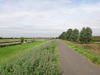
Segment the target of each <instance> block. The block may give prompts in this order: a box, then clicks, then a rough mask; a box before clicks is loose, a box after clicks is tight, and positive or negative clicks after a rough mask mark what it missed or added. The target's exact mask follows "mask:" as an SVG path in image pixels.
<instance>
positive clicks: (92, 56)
mask: <svg viewBox="0 0 100 75" xmlns="http://www.w3.org/2000/svg"><path fill="white" fill-rule="evenodd" d="M62 42H63V43H64V44H66V45H67V46H69V47H70V48H72V49H73V50H75V51H77V52H78V53H80V54H82V55H84V56H85V57H86V58H88V59H89V60H90V61H91V62H93V63H95V64H96V65H98V66H100V55H99V54H96V53H94V52H93V51H90V50H88V49H84V48H83V47H82V46H78V45H75V44H73V43H71V42H67V41H64V40H62Z"/></svg>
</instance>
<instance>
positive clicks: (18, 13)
mask: <svg viewBox="0 0 100 75" xmlns="http://www.w3.org/2000/svg"><path fill="white" fill-rule="evenodd" d="M61 1H62V3H60V2H57V3H56V2H53V1H43V2H38V1H32V0H30V1H27V0H26V1H24V2H23V1H19V2H17V3H16V4H15V5H14V4H12V3H11V2H8V3H7V5H6V6H5V8H4V9H7V10H4V11H3V12H0V34H1V36H23V35H24V36H33V37H34V36H51V35H53V36H58V35H59V34H60V33H61V32H62V31H66V30H67V29H68V28H73V29H74V28H78V29H79V30H81V28H82V27H86V26H88V27H91V28H93V32H94V35H97V34H98V30H99V29H100V14H99V13H100V8H99V7H100V5H99V3H97V4H96V5H90V4H83V5H80V6H75V7H71V6H68V5H67V4H68V3H69V4H70V3H71V2H72V1H71V0H61ZM65 1H67V4H66V5H63V2H64V3H65ZM24 5H25V7H24ZM12 6H13V7H12ZM17 6H18V7H17ZM14 8H15V9H14ZM8 9H9V12H8ZM32 34H33V35H32Z"/></svg>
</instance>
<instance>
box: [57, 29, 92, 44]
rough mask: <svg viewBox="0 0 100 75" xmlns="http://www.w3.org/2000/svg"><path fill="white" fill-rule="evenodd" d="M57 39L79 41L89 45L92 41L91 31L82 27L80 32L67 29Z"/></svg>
mask: <svg viewBox="0 0 100 75" xmlns="http://www.w3.org/2000/svg"><path fill="white" fill-rule="evenodd" d="M59 39H63V40H68V41H74V42H77V41H79V42H80V43H89V42H91V41H92V29H91V28H90V27H86V28H85V27H83V28H82V30H81V31H80V32H79V30H78V29H74V30H72V29H68V30H67V31H66V32H63V33H62V34H61V35H60V36H59Z"/></svg>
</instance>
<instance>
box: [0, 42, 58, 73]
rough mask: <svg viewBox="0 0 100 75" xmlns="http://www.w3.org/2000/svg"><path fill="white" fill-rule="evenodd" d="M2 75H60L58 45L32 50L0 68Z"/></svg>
mask: <svg viewBox="0 0 100 75" xmlns="http://www.w3.org/2000/svg"><path fill="white" fill-rule="evenodd" d="M0 75H59V68H58V52H57V46H56V43H55V42H54V41H53V42H48V43H46V44H45V45H42V46H41V47H38V48H36V49H30V50H29V51H27V52H26V53H24V54H22V55H20V56H18V57H17V58H15V60H13V61H12V62H7V63H6V64H3V65H2V66H0Z"/></svg>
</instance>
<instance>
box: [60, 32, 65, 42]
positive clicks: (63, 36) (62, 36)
mask: <svg viewBox="0 0 100 75" xmlns="http://www.w3.org/2000/svg"><path fill="white" fill-rule="evenodd" d="M65 35H66V34H65V32H63V33H62V34H61V35H60V36H59V39H63V40H65V39H66V36H65Z"/></svg>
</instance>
